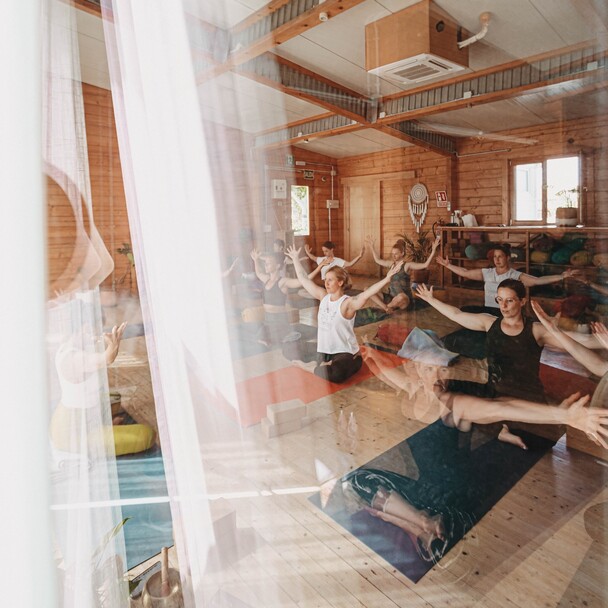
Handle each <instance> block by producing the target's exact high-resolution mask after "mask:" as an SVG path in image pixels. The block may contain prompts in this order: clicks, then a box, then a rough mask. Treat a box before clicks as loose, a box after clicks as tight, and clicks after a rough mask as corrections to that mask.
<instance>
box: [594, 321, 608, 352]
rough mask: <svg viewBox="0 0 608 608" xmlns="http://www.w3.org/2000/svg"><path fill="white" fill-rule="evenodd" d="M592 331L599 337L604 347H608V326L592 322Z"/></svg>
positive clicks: (598, 339)
mask: <svg viewBox="0 0 608 608" xmlns="http://www.w3.org/2000/svg"><path fill="white" fill-rule="evenodd" d="M591 331H592V332H593V334H594V335H595V337H596V338H597V341H598V342H599V343H600V344H601V345H602V346H603V347H604V348H608V328H606V326H605V325H604V324H603V323H599V322H594V323H591Z"/></svg>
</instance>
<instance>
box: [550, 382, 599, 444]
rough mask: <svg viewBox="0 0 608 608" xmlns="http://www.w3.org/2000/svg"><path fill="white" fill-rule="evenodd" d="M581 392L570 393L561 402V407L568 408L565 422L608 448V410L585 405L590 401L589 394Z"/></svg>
mask: <svg viewBox="0 0 608 608" xmlns="http://www.w3.org/2000/svg"><path fill="white" fill-rule="evenodd" d="M579 396H580V393H575V394H574V395H570V397H568V398H567V399H564V401H563V402H562V403H561V404H560V406H559V407H561V408H566V409H567V412H566V419H565V422H566V424H567V425H568V426H571V427H572V428H575V429H578V430H579V431H583V433H585V434H586V435H587V437H589V439H591V441H593V442H594V443H597V444H598V445H601V446H602V447H603V448H604V449H608V443H606V439H605V438H606V437H608V430H607V429H606V428H605V427H606V426H608V410H606V409H604V408H600V407H592V408H589V407H585V405H587V403H588V401H589V395H585V396H584V397H580V398H579Z"/></svg>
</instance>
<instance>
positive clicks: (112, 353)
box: [103, 321, 127, 365]
mask: <svg viewBox="0 0 608 608" xmlns="http://www.w3.org/2000/svg"><path fill="white" fill-rule="evenodd" d="M126 326H127V323H126V321H125V322H124V323H121V324H120V325H114V327H113V328H112V331H111V332H109V333H105V334H103V339H104V342H105V347H106V348H105V355H106V365H110V363H112V362H113V361H114V359H116V357H117V355H118V349H119V348H120V340H121V339H122V334H123V333H124V331H125V327H126Z"/></svg>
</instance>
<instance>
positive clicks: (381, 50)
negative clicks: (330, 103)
mask: <svg viewBox="0 0 608 608" xmlns="http://www.w3.org/2000/svg"><path fill="white" fill-rule="evenodd" d="M467 35H468V34H467V33H466V32H463V31H462V29H461V28H460V27H459V26H458V24H457V23H456V22H455V21H454V20H453V19H452V18H451V17H450V16H449V15H448V14H447V13H445V12H444V11H442V10H441V9H440V8H439V7H438V6H436V5H435V4H433V2H431V1H430V0H423V1H422V2H418V3H417V4H414V5H412V6H410V7H408V8H406V9H404V10H402V11H399V12H398V13H394V14H392V15H389V16H388V17H384V18H383V19H380V20H378V21H374V22H373V23H370V24H368V25H367V26H366V27H365V64H366V66H365V67H366V69H367V71H368V72H370V73H372V74H376V75H377V76H381V77H383V78H387V79H389V80H391V81H393V82H395V83H397V84H401V85H412V84H418V83H420V82H424V81H426V80H431V79H435V78H438V77H440V76H448V75H451V74H453V73H455V72H459V71H462V70H465V69H466V68H468V66H469V52H468V48H467V47H464V48H462V49H460V48H458V41H459V40H460V39H462V38H463V37H466V36H467Z"/></svg>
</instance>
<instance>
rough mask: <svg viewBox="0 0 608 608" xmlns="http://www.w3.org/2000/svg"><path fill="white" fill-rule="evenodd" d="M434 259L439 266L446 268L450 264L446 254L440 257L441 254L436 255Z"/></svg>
mask: <svg viewBox="0 0 608 608" xmlns="http://www.w3.org/2000/svg"><path fill="white" fill-rule="evenodd" d="M436 260H437V264H439V265H440V266H445V267H446V268H447V267H448V266H449V265H450V260H449V259H448V257H447V256H446V257H444V258H442V257H441V256H439V255H438V256H437V258H436Z"/></svg>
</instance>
